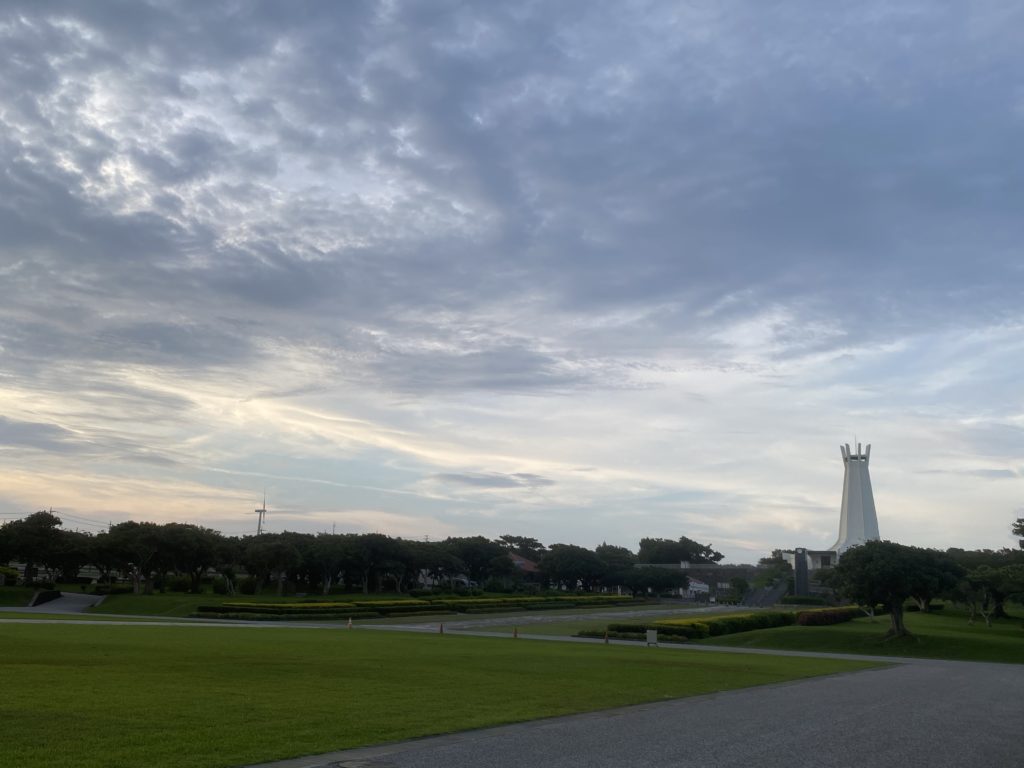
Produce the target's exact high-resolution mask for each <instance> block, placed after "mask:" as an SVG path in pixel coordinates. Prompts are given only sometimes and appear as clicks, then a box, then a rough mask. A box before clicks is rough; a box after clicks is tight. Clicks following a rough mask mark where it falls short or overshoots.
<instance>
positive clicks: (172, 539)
mask: <svg viewBox="0 0 1024 768" xmlns="http://www.w3.org/2000/svg"><path fill="white" fill-rule="evenodd" d="M160 534H161V542H160V547H161V552H162V555H163V557H164V558H166V560H167V561H168V562H169V563H170V565H171V568H173V569H174V571H175V572H177V573H181V574H185V575H186V576H188V578H189V591H190V592H191V593H193V594H199V593H200V592H201V591H202V578H203V574H204V573H206V571H207V569H209V568H212V567H213V566H214V565H215V564H216V563H217V559H218V553H219V550H220V544H221V540H222V539H223V537H222V536H221V535H220V533H219V532H217V531H214V530H212V529H210V528H204V527H202V526H199V525H191V524H188V523H167V524H166V525H164V526H163V527H162V529H161V531H160Z"/></svg>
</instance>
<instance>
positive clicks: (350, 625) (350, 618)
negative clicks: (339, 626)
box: [348, 616, 352, 629]
mask: <svg viewBox="0 0 1024 768" xmlns="http://www.w3.org/2000/svg"><path fill="white" fill-rule="evenodd" d="M348 628H349V629H352V617H351V616H349V617H348Z"/></svg>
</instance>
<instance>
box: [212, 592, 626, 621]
mask: <svg viewBox="0 0 1024 768" xmlns="http://www.w3.org/2000/svg"><path fill="white" fill-rule="evenodd" d="M632 603H634V600H633V598H632V597H623V596H619V595H559V596H551V597H534V596H527V595H519V596H515V597H512V596H509V597H466V598H459V597H453V598H435V599H429V600H420V599H396V600H353V601H349V602H341V601H327V600H315V599H311V600H305V601H298V602H286V603H256V602H230V601H229V602H224V603H221V604H219V605H200V606H197V608H196V611H197V613H196V614H195V615H197V616H200V617H210V618H228V617H229V614H233V615H235V616H237V617H238V618H249V619H255V618H259V619H268V620H269V617H273V618H290V619H296V618H301V617H303V616H307V617H310V618H326V617H329V616H331V615H333V614H337V615H342V614H344V615H346V616H353V617H354V616H357V615H358V616H363V615H367V614H366V613H363V612H366V611H369V612H371V614H369V615H374V616H411V615H422V614H428V613H431V614H437V613H501V612H506V611H522V610H531V611H532V610H549V609H557V608H563V609H564V608H576V607H585V606H589V607H593V606H595V605H620V604H632Z"/></svg>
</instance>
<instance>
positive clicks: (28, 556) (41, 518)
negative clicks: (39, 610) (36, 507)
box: [0, 511, 63, 584]
mask: <svg viewBox="0 0 1024 768" xmlns="http://www.w3.org/2000/svg"><path fill="white" fill-rule="evenodd" d="M60 526H61V520H60V518H59V517H57V516H56V515H55V514H53V513H52V512H46V511H40V512H34V513H32V514H31V515H29V516H28V517H24V518H22V519H21V520H12V521H11V522H9V523H4V525H3V526H2V527H0V540H2V541H3V542H4V543H3V544H2V545H0V550H6V552H7V554H8V555H9V556H10V558H13V559H15V560H21V561H22V562H23V563H25V583H26V584H31V583H32V581H33V580H34V579H35V576H36V565H39V564H43V565H49V564H50V563H53V562H54V561H55V560H56V556H57V552H58V551H59V548H60V542H61V534H62V533H63V531H61V527H60ZM5 562H6V561H5Z"/></svg>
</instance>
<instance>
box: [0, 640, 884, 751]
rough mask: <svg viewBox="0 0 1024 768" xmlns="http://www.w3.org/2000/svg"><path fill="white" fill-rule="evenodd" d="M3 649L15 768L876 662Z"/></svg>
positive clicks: (491, 644) (438, 726) (369, 728)
mask: <svg viewBox="0 0 1024 768" xmlns="http://www.w3.org/2000/svg"><path fill="white" fill-rule="evenodd" d="M0 647H3V648H5V649H6V653H4V654H3V655H2V656H0V680H2V681H3V695H2V696H0V723H3V732H4V738H3V753H2V754H3V761H2V762H3V763H4V764H5V765H12V766H15V765H16V766H19V768H36V767H38V768H42V767H43V766H46V767H47V768H61V767H62V766H68V768H70V767H71V766H74V768H117V767H118V766H124V767H125V768H137V767H138V766H146V767H147V768H164V767H166V768H172V767H173V768H214V767H215V766H232V765H239V764H244V763H253V762H261V761H266V760H272V759H277V758H285V757H290V756H297V755H301V754H311V753H319V752H325V751H331V750H336V749H343V748H348V747H356V746H360V745H366V744H373V743H379V742H385V741H392V740H396V739H404V738H410V737H414V736H423V735H427V734H436V733H443V732H449V731H455V730H463V729H468V728H479V727H483V726H489V725H495V724H499V723H507V722H514V721H521V720H529V719H533V718H538V717H546V716H552V715H562V714H568V713H572V712H582V711H589V710H596V709H603V708H608V707H615V706H622V705H627V704H635V703H639V702H645V701H655V700H661V699H668V698H676V697H680V696H689V695H694V694H700V693H707V692H711V691H720V690H726V689H732V688H739V687H745V686H751V685H761V684H767V683H776V682H780V681H784V680H791V679H796V678H802V677H809V676H814V675H820V674H828V673H835V672H847V671H852V670H860V669H864V668H866V667H867V666H870V665H866V664H863V663H858V662H843V661H837V660H824V659H800V658H785V657H780V658H775V657H765V656H754V655H751V656H737V655H734V654H710V653H688V652H685V651H679V650H667V649H654V648H651V649H649V648H642V647H622V646H604V645H600V644H595V645H590V644H569V643H546V642H536V641H532V642H531V641H524V640H520V641H514V640H511V639H510V640H504V639H492V638H476V637H457V636H453V635H433V634H431V635H420V634H412V633H391V632H379V631H372V630H358V629H356V630H345V629H340V628H339V629H337V630H333V629H324V630H315V629H288V628H283V627H267V628H263V627H260V628H244V627H213V626H197V627H133V626H84V625H72V624H67V625H62V626H59V627H58V626H53V625H29V624H0ZM58 724H59V725H58ZM55 727H58V728H59V731H60V738H55V737H54V731H53V729H54V728H55Z"/></svg>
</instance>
